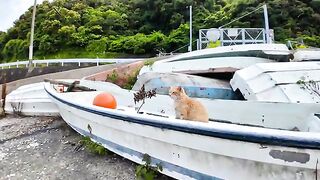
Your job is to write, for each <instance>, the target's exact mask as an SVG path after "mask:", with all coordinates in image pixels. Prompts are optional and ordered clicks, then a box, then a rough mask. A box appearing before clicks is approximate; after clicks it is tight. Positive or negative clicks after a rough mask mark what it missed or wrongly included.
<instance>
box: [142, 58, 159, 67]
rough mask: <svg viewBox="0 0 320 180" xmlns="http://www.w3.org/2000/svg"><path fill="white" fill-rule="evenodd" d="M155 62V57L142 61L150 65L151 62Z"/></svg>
mask: <svg viewBox="0 0 320 180" xmlns="http://www.w3.org/2000/svg"><path fill="white" fill-rule="evenodd" d="M154 62H156V59H155V58H151V59H147V60H145V61H144V62H143V65H145V66H152V65H153V63H154Z"/></svg>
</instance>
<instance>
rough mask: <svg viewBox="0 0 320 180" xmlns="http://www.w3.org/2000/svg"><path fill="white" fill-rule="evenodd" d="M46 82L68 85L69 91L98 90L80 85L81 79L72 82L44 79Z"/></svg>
mask: <svg viewBox="0 0 320 180" xmlns="http://www.w3.org/2000/svg"><path fill="white" fill-rule="evenodd" d="M44 82H49V83H51V84H60V85H64V86H67V87H68V89H67V92H73V91H79V90H80V91H96V90H95V89H91V88H88V87H86V86H81V85H79V83H80V81H74V82H72V83H70V82H65V81H57V80H53V79H44Z"/></svg>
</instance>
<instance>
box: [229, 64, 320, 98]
mask: <svg viewBox="0 0 320 180" xmlns="http://www.w3.org/2000/svg"><path fill="white" fill-rule="evenodd" d="M230 84H231V86H232V88H233V90H234V91H237V90H238V91H240V92H241V94H242V95H243V97H244V98H245V99H247V100H249V101H268V102H291V103H320V64H319V62H317V61H313V62H312V61H310V62H290V63H262V64H255V65H253V66H250V67H248V68H245V69H242V70H239V71H237V72H236V73H235V74H234V76H233V78H232V79H231V81H230Z"/></svg>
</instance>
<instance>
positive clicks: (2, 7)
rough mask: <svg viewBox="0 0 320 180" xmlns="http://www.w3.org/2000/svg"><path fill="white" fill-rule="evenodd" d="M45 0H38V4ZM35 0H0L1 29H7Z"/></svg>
mask: <svg viewBox="0 0 320 180" xmlns="http://www.w3.org/2000/svg"><path fill="white" fill-rule="evenodd" d="M43 1H44V0H37V4H40V3H42V2H43ZM33 3H34V0H0V31H7V30H8V29H9V28H10V27H12V26H13V22H14V21H15V20H17V19H19V17H20V16H21V15H22V14H23V13H24V12H26V11H27V10H28V8H29V7H31V6H33Z"/></svg>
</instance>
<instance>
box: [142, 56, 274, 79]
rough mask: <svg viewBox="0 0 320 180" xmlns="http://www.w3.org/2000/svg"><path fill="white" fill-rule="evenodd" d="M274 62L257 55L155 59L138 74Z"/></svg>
mask: <svg viewBox="0 0 320 180" xmlns="http://www.w3.org/2000/svg"><path fill="white" fill-rule="evenodd" d="M268 62H275V61H274V60H270V59H265V58H257V57H217V58H201V59H192V60H185V61H172V62H163V61H156V62H154V63H153V64H152V65H147V66H143V67H142V69H141V70H140V72H139V75H141V74H143V73H146V72H162V73H165V72H173V73H186V74H205V73H214V74H218V73H223V74H227V73H234V72H235V71H237V70H239V69H243V68H245V67H248V66H251V65H253V64H256V63H268Z"/></svg>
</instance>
